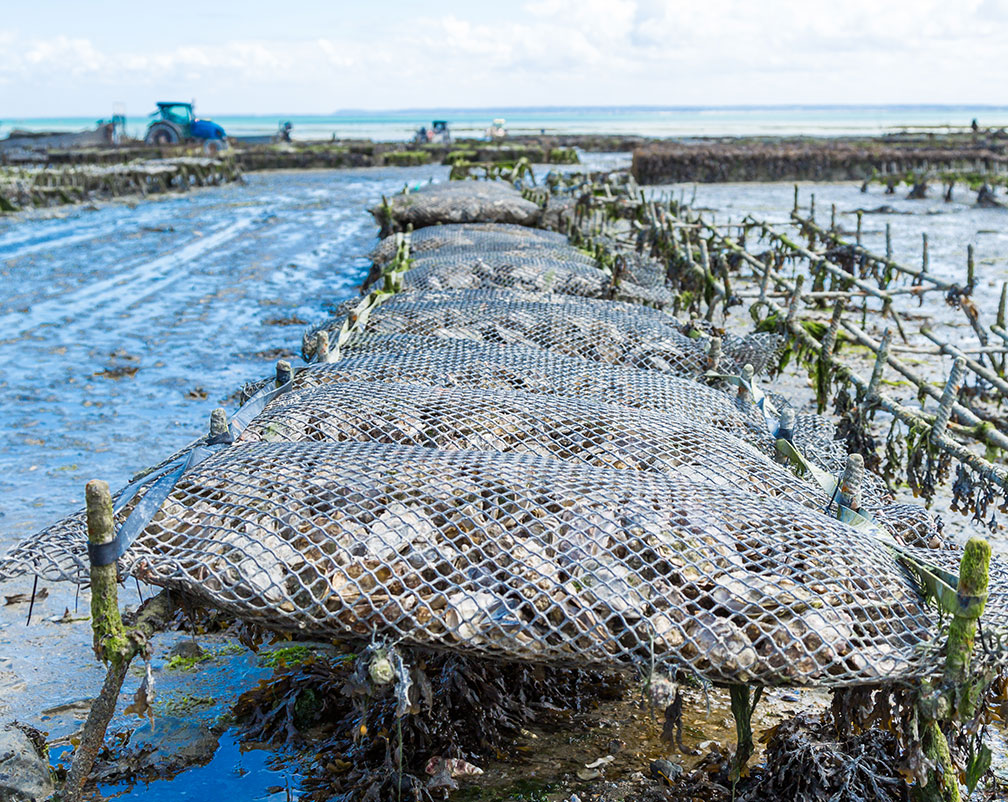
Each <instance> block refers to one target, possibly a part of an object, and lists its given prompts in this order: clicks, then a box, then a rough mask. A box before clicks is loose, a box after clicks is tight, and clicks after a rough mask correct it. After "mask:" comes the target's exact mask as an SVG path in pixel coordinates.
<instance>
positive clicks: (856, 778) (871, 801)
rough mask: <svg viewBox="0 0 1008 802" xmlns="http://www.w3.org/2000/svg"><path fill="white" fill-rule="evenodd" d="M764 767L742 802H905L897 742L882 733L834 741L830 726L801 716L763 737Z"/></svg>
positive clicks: (874, 731)
mask: <svg viewBox="0 0 1008 802" xmlns="http://www.w3.org/2000/svg"><path fill="white" fill-rule="evenodd" d="M764 740H765V741H766V762H765V764H764V765H763V766H762V767H760V768H759V769H757V770H755V771H754V772H753V775H752V777H751V779H750V781H749V782H748V783H746V784H745V786H744V787H742V788H741V789H740V793H739V794H738V795H737V796H736V799H737V800H738V802H765V800H776V799H780V800H785V799H786V800H793V802H841V801H842V802H902V800H905V799H906V794H907V786H906V783H905V782H904V780H903V778H902V777H901V776H900V772H899V769H898V767H899V765H900V754H899V753H900V749H899V745H898V743H897V738H896V736H895V735H894V734H893V733H891V732H888V731H885V730H882V729H870V730H867V731H865V732H862V733H860V734H859V735H850V736H843V737H840V738H837V737H836V731H835V729H834V727H833V725H832V723H831V722H828V721H824V720H822V719H821V718H820V717H819V716H816V715H811V714H809V713H804V712H802V713H798V714H797V715H795V716H794V717H793V718H790V719H787V720H786V721H784V722H782V723H780V724H778V725H777V726H776V727H774V728H773V729H771V730H769V731H768V732H767V733H766V735H765V736H764Z"/></svg>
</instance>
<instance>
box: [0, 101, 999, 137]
mask: <svg viewBox="0 0 1008 802" xmlns="http://www.w3.org/2000/svg"><path fill="white" fill-rule="evenodd" d="M151 108H153V102H152V103H151ZM197 112H198V113H199V114H200V115H201V116H205V117H208V118H210V119H213V120H214V121H216V122H218V123H220V124H221V125H222V126H223V127H224V129H225V130H226V131H227V132H228V133H229V134H231V135H237V136H241V135H256V134H259V135H262V134H270V133H273V132H274V131H276V129H277V126H278V124H279V123H280V122H281V121H290V122H291V124H292V126H293V132H292V133H293V137H294V139H296V140H302V141H306V140H317V139H329V138H331V137H332V136H333V135H335V136H336V138H337V139H371V140H374V141H375V142H403V141H407V140H408V139H410V138H411V137H412V135H413V133H414V132H415V131H416V130H417V129H418V128H419V127H421V126H430V124H431V122H432V120H435V119H444V120H447V121H448V123H449V125H450V127H451V129H452V131H453V133H454V134H455V135H456V137H480V136H482V135H483V133H484V132H485V130H486V129H487V127H488V126H489V125H490V124H491V122H492V120H494V119H497V118H502V119H504V120H506V124H505V125H506V127H507V129H508V130H509V132H510V133H512V134H519V135H540V134H541V132H542V131H543V130H545V133H546V134H547V135H553V136H567V135H609V136H637V137H649V138H690V137H706V136H815V137H836V136H871V135H882V134H886V133H894V132H897V131H901V130H909V131H917V132H920V131H944V132H947V131H958V130H962V129H965V128H966V127H968V126H969V125H970V123H971V122H972V120H973V119H974V118H975V119H977V120H978V121H979V123H980V125H982V126H984V127H994V128H997V127H1002V126H1008V105H1006V106H998V105H979V104H970V105H870V106H839V105H828V104H824V105H807V106H806V105H780V106H719V107H701V106H680V107H675V106H666V107H641V106H629V107H610V106H596V107H562V106H558V107H540V108H520V107H511V108H504V107H486V108H479V109H453V108H442V109H398V110H386V111H359V110H342V111H339V112H334V113H332V114H284V113H275V114H262V113H257V114H234V113H216V112H215V110H214V109H212V108H207V107H203V106H198V107H197ZM100 116H101V111H100V110H98V112H97V113H96V115H95V116H82V115H71V116H63V117H59V116H53V117H22V118H9V117H5V118H0V137H4V136H7V134H9V133H10V131H11V130H12V129H17V128H21V129H25V130H30V131H42V130H46V131H81V130H85V129H89V128H93V127H94V125H95V123H96V122H97V120H98V118H99V117H100ZM105 117H106V118H110V117H111V109H110V110H109V111H108V113H107V114H106V115H105ZM148 121H149V117H148V115H147V113H146V111H145V112H144V113H140V114H138V113H136V112H135V111H134V112H133V113H131V114H127V116H126V132H127V134H129V135H130V136H133V137H140V136H142V134H143V130H144V129H145V127H146V125H147V122H148Z"/></svg>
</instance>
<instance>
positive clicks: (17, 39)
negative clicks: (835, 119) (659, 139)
mask: <svg viewBox="0 0 1008 802" xmlns="http://www.w3.org/2000/svg"><path fill="white" fill-rule="evenodd" d="M440 8H441V6H439V5H436V4H435V5H424V6H421V7H418V9H419V10H417V11H413V12H410V13H408V14H405V15H404V16H398V17H397V16H393V15H390V16H389V18H388V19H387V20H384V21H383V24H382V25H380V26H374V27H373V29H371V28H368V27H366V26H364V24H363V23H359V24H357V25H347V26H346V27H345V28H342V29H340V30H330V31H317V30H301V31H294V30H286V29H285V30H283V31H282V32H281V31H279V30H278V31H277V32H276V33H275V34H270V33H263V31H267V32H268V30H269V24H268V23H269V20H266V21H265V22H264V25H263V26H262V27H263V31H260V36H258V37H255V38H252V37H247V36H245V37H241V38H232V37H229V36H227V35H226V34H225V33H223V32H222V34H221V39H220V41H219V42H216V43H214V44H213V45H212V46H209V45H208V46H196V45H183V46H177V44H175V43H172V42H171V41H170V38H171V37H166V39H165V41H164V42H163V43H160V44H158V43H155V44H149V43H148V42H147V40H145V39H144V38H143V37H142V36H138V37H137V38H135V39H130V38H128V37H127V38H125V39H123V40H122V42H120V43H117V44H116V45H115V46H114V47H113V46H103V45H101V44H99V43H98V42H99V41H100V39H99V38H98V37H94V36H92V37H90V38H89V37H88V36H85V35H77V34H76V33H74V32H70V31H66V32H60V31H59V20H58V19H57V20H54V21H53V22H52V25H51V26H50V27H51V29H54V30H56V31H57V32H56V33H53V34H51V35H50V34H36V35H31V34H29V35H25V33H24V32H16V31H11V30H6V31H5V30H0V84H2V85H4V86H6V87H15V89H16V91H14V92H11V91H9V90H5V94H7V95H11V96H10V97H8V98H5V101H6V102H5V105H6V106H7V109H6V110H5V112H4V113H5V114H8V115H9V114H11V113H19V114H56V113H61V112H67V113H69V112H77V113H80V112H82V111H85V110H86V109H92V108H93V109H95V110H96V111H97V112H100V111H101V110H103V109H105V108H107V107H108V105H109V104H110V103H111V102H112V100H120V99H125V100H127V101H128V102H129V104H130V105H131V107H135V106H136V105H149V104H150V103H151V102H152V101H153V99H154V96H155V95H161V94H164V93H179V95H178V96H180V97H188V96H191V95H193V94H196V95H198V96H199V97H200V100H201V106H202V107H203V108H208V107H213V108H215V109H220V110H221V111H222V112H235V111H274V110H276V111H281V110H289V111H292V112H295V111H319V112H327V111H331V110H332V109H334V108H338V107H370V108H393V107H410V106H413V107H415V106H447V105H467V106H491V105H547V104H548V105H568V104H571V105H577V104H600V105H627V104H655V105H678V104H698V105H718V104H726V103H793V102H804V103H814V102H819V103H876V102H944V103H951V102H960V101H961V102H973V103H977V102H986V103H1004V102H1008V80H1006V79H1008V63H1006V62H1005V61H1004V58H1003V53H1004V52H1005V46H1006V44H1008V0H966V1H965V2H964V3H962V4H952V3H948V2H944V1H943V2H939V0H917V2H913V3H910V2H899V3H896V2H890V3H882V4H879V3H878V2H877V0H847V2H845V3H843V4H837V3H835V2H826V1H825V0H808V1H807V2H797V1H796V2H790V1H789V0H764V1H763V2H759V3H753V2H738V0H705V1H704V2H702V3H696V2H692V0H691V1H690V2H687V1H686V0H666V1H665V2H662V0H537V1H536V2H529V3H527V4H526V5H525V6H517V5H514V6H511V5H506V6H502V7H501V8H500V13H499V14H498V15H497V17H496V18H493V19H487V17H486V15H484V16H482V17H481V16H480V15H479V14H477V13H475V12H473V13H467V12H468V10H469V9H470V8H471V7H470V6H468V5H467V4H461V3H459V4H453V5H450V6H449V9H448V10H447V11H446V12H445V13H443V14H441V15H440V16H434V14H436V12H437V11H438V10H439V9H440ZM225 19H226V17H225ZM143 27H144V29H145V30H146V28H147V23H143ZM223 30H224V29H223V27H222V31H223ZM281 33H282V35H281ZM61 104H62V105H61ZM66 104H72V105H73V106H74V107H73V108H67V105H66Z"/></svg>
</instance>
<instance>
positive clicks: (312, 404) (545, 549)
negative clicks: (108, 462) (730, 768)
mask: <svg viewBox="0 0 1008 802" xmlns="http://www.w3.org/2000/svg"><path fill="white" fill-rule="evenodd" d="M516 196H517V200H522V199H521V198H520V195H518V194H517V193H516V192H515V191H514V190H512V189H509V188H503V189H502V188H500V187H498V186H497V185H494V184H482V183H479V184H477V183H474V182H466V183H464V184H458V185H448V186H447V187H444V186H440V187H433V188H430V189H427V190H424V191H423V192H419V193H416V194H415V195H410V196H404V198H405V199H403V198H396V199H394V200H393V201H392V202H391V204H390V205H389V206H388V207H384V211H380V213H381V214H386V215H388V214H393V220H394V221H395V224H396V225H405V224H406V222H413V223H414V224H415V225H420V224H428V223H430V222H446V221H447V222H450V221H451V220H452V219H458V220H483V221H490V222H493V221H496V220H500V219H505V218H506V217H507V215H506V214H505V213H504V212H502V211H501V210H502V209H513V208H516V207H515V206H514V204H515V201H516ZM522 203H527V202H526V201H524V200H522ZM529 205H531V206H533V207H534V204H529ZM390 210H391V211H390ZM446 210H447V211H446ZM530 220H531V218H530ZM419 221H428V222H427V223H421V222H419ZM511 222H521V221H514V220H512V221H511ZM412 247H413V253H414V256H415V261H414V263H413V267H412V269H410V270H407V271H406V273H405V274H404V277H403V284H404V286H405V287H406V290H405V291H403V292H400V293H398V294H395V295H392V296H391V297H389V298H387V299H383V300H381V302H380V303H378V305H377V306H374V307H373V308H370V309H369V310H368V312H367V315H366V319H365V320H364V321H363V322H362V324H361V326H358V327H356V328H354V329H353V330H352V331H351V332H350V334H349V337H344V338H343V339H342V340H341V341H339V345H340V346H341V347H340V350H339V355H338V357H337V358H335V359H334V361H331V362H321V363H313V364H309V365H307V366H306V367H304V368H302V369H299V370H296V371H295V372H294V374H293V378H292V380H291V381H290V383H289V384H284V385H283V386H282V387H281V388H280V390H279V391H278V393H279V394H278V395H277V396H276V397H275V398H272V400H270V401H269V403H265V402H264V403H265V406H262V407H255V410H256V413H257V414H255V415H254V417H252V419H251V421H250V422H249V423H248V426H247V427H246V428H245V429H244V430H243V431H236V432H235V436H236V438H237V439H236V442H234V443H233V444H230V445H220V446H218V448H219V450H218V451H216V452H215V453H213V454H212V456H209V458H207V459H205V461H203V462H200V463H199V464H197V465H196V466H195V467H192V468H190V469H189V470H187V471H185V472H183V473H181V477H180V478H179V479H178V480H177V482H175V483H174V485H173V486H171V487H170V490H166V491H165V492H166V493H167V496H166V498H165V500H164V501H163V503H161V505H160V508H159V510H158V511H157V513H156V514H154V516H153V518H150V519H149V520H145V521H144V522H143V525H142V526H141V528H140V533H139V536H138V538H137V539H136V541H135V542H134V543H133V544H132V546H131V547H130V549H129V551H128V552H127V553H126V555H125V556H124V557H123V558H122V559H121V561H120V565H121V568H122V570H123V571H124V572H126V573H132V574H134V575H136V576H138V577H141V578H143V579H145V580H147V581H150V582H153V583H155V584H158V585H166V586H170V587H178V588H182V589H185V590H186V591H188V592H190V593H193V594H196V595H198V596H200V597H201V598H203V599H204V600H205V601H206V602H207V603H209V604H211V605H215V606H218V607H221V608H224V609H226V610H229V611H231V612H233V613H235V614H237V615H239V616H241V617H243V618H245V619H248V620H252V621H256V622H260V623H262V624H264V625H265V626H267V627H269V628H272V629H288V630H296V631H300V632H304V633H307V634H310V635H313V636H316V637H322V638H325V637H334V636H344V637H345V636H348V635H351V636H356V637H359V638H361V639H364V640H368V639H372V638H379V639H387V640H389V641H396V642H404V643H412V644H422V645H428V646H433V647H441V648H451V649H465V650H467V651H469V652H472V653H478V654H485V655H500V656H506V657H508V658H512V659H526V660H549V661H559V662H565V663H571V664H578V665H584V664H587V663H593V664H600V665H609V666H614V665H615V666H630V665H635V664H637V665H640V664H648V665H661V666H664V667H669V668H681V669H685V670H687V671H692V672H694V673H696V674H697V675H699V676H701V677H705V678H707V679H710V680H714V681H725V682H758V683H763V684H768V685H782V684H784V685H804V684H818V685H840V684H848V683H864V682H874V681H878V680H882V679H886V680H900V679H910V678H913V677H917V676H920V675H923V674H926V673H928V672H929V671H931V670H932V669H933V668H934V666H935V665H936V657H935V654H936V651H937V649H938V644H939V643H940V641H941V628H940V625H939V622H938V618H939V616H938V614H937V612H936V610H935V608H934V607H933V606H929V605H928V603H927V602H926V601H925V600H924V597H923V596H922V595H921V593H920V592H919V589H918V587H917V584H916V582H915V580H914V578H913V574H912V573H911V572H910V571H908V570H907V569H906V568H905V567H904V566H903V565H902V564H901V562H900V559H899V558H898V556H897V555H898V552H897V551H896V550H894V548H893V547H892V544H887V542H886V538H888V536H889V534H892V535H896V536H897V537H899V538H900V540H901V541H902V542H904V543H908V544H920V543H928V542H929V541H930V540H931V539H932V538H933V536H934V534H935V531H936V530H935V527H934V522H933V521H932V520H931V517H930V516H929V515H928V514H927V513H926V512H925V511H924V510H922V509H921V508H919V507H912V506H907V505H895V504H892V503H891V501H890V499H889V498H888V497H887V495H886V494H885V492H884V487H883V486H882V484H881V482H880V480H879V479H878V478H877V477H872V476H869V477H868V478H867V480H866V483H865V487H864V490H863V499H862V501H863V511H864V512H866V513H867V514H868V515H870V517H871V518H873V519H874V521H875V522H876V523H877V525H878V529H876V530H871V529H861V528H854V527H852V526H849V525H847V524H844V523H841V522H840V521H838V520H836V518H835V515H836V510H835V508H834V507H832V504H833V499H831V498H830V496H829V493H827V491H826V490H824V489H823V488H822V487H820V486H819V485H818V484H816V483H815V482H813V481H811V480H810V479H809V478H807V477H803V476H799V475H797V474H796V473H795V471H794V470H793V469H792V467H790V466H789V465H787V464H784V463H782V461H781V460H780V458H778V457H777V442H776V440H775V435H774V432H773V429H772V422H771V426H770V427H768V421H767V419H766V418H765V416H764V414H763V413H762V412H761V411H760V410H759V409H758V408H757V406H756V405H755V404H754V402H753V398H752V397H751V396H750V395H748V394H747V393H745V392H742V393H740V392H739V391H738V390H737V389H736V388H735V387H733V386H728V385H726V384H722V383H720V382H721V380H720V379H718V378H717V377H715V376H710V375H707V373H708V369H709V368H710V367H711V364H710V361H711V360H710V354H709V349H710V346H711V342H712V335H713V334H714V333H715V330H714V329H713V328H712V327H711V326H709V325H707V324H694V323H684V322H682V321H679V320H677V319H676V318H674V317H672V316H670V315H669V314H667V313H666V312H664V311H662V310H660V309H655V308H650V307H649V306H645V305H642V303H629V302H625V301H620V300H611V299H609V300H607V299H606V298H607V297H611V294H612V293H610V294H609V296H606V294H605V293H606V292H608V291H609V290H611V289H612V284H611V282H609V279H610V277H609V276H608V275H607V274H606V273H604V272H603V271H601V270H599V269H598V268H597V267H596V266H595V265H594V264H593V262H592V260H591V258H590V257H589V256H588V255H587V254H583V253H581V252H578V251H576V250H575V249H571V248H570V247H569V246H567V245H566V244H565V240H564V239H563V238H562V237H560V236H559V235H555V234H549V233H546V232H541V231H537V230H534V229H522V228H520V227H518V226H511V225H506V226H505V225H488V224H486V223H478V224H475V225H466V226H459V225H445V226H435V227H431V228H426V229H421V230H418V231H416V232H414V234H413V237H412ZM394 255H395V249H394V248H393V244H392V243H390V242H389V241H386V242H385V243H382V244H381V245H379V247H378V250H377V252H376V256H375V263H376V270H375V272H374V273H373V275H380V268H381V266H382V264H384V263H386V262H388V261H389V260H391V259H392V258H393V257H394ZM628 269H629V270H631V271H632V270H633V269H638V270H639V271H640V274H641V275H642V276H647V278H646V280H645V279H642V281H641V283H640V284H638V285H636V286H637V287H638V288H641V287H645V286H648V287H657V288H658V289H661V286H660V283H659V282H658V280H657V278H656V276H655V274H654V272H653V265H650V264H649V263H647V261H646V260H636V261H633V260H631V263H630V265H629V268H628ZM607 282H609V283H608V284H607ZM607 287H608V288H609V289H608V290H607ZM558 288H560V289H558ZM529 289H534V290H537V292H530V291H528V290H529ZM547 290H549V291H547ZM656 297H657V295H656ZM636 300H637V301H639V302H640V301H647V299H646V298H644V297H643V296H641V297H638V298H636ZM354 303H361V301H360V300H358V301H356V302H351V303H348V304H347V305H346V306H345V307H344V309H343V312H344V313H349V310H350V309H351V308H352V306H353V304H354ZM341 328H344V330H345V320H344V317H342V316H341V317H337V318H335V319H333V320H331V321H328V322H327V323H324V324H322V325H321V326H319V327H317V328H316V329H314V330H313V331H312V332H309V335H308V336H306V338H305V346H306V347H305V356H306V358H310V357H312V356H313V354H314V351H313V349H314V347H315V345H314V343H315V340H314V337H313V334H314V333H316V332H318V331H327V332H329V333H330V334H332V335H334V336H335V335H337V333H338V332H339V331H340V330H341ZM721 343H722V344H721V352H720V358H719V361H718V364H717V368H718V371H719V372H721V373H725V374H730V373H738V372H740V371H741V369H742V367H743V366H744V365H746V364H751V365H753V366H754V368H755V369H756V371H757V372H759V371H761V370H762V369H763V368H765V367H766V366H767V365H768V364H770V362H771V360H772V359H773V358H774V356H775V354H776V350H777V347H778V339H777V337H776V336H774V335H762V334H761V335H751V336H746V337H738V336H733V335H730V334H724V335H722V336H721ZM285 381H286V380H285ZM271 383H272V380H269V381H263V382H260V383H259V385H258V386H259V387H260V388H263V389H264V390H265V389H268V385H269V384H271ZM775 400H776V401H777V405H778V406H780V404H781V399H779V398H778V399H775ZM251 407H252V405H250V408H251ZM250 415H251V413H250ZM833 434H834V429H833V427H832V424H831V423H830V422H829V421H828V420H827V419H825V418H821V417H819V416H814V415H798V416H797V419H796V423H795V427H794V437H793V440H794V444H795V446H796V447H797V449H798V450H799V451H803V452H804V453H805V454H806V455H807V456H808V457H809V458H810V460H811V461H812V462H814V463H816V464H818V465H820V466H821V467H824V468H827V469H828V470H830V471H833V472H834V473H835V472H836V471H838V470H839V469H840V468H842V467H843V463H844V461H845V459H846V454H845V452H844V451H843V448H842V446H841V445H840V444H838V443H836V442H834V441H833V439H832V437H833ZM148 492H149V493H153V491H151V490H149V489H147V488H141V489H140V490H139V492H138V493H137V495H136V496H135V497H134V498H132V500H130V501H129V503H127V504H125V506H124V507H123V508H122V509H121V510H120V511H119V513H118V514H117V522H118V523H119V524H122V523H123V521H124V520H126V518H127V517H128V516H129V515H130V514H131V512H132V511H133V510H134V509H135V508H136V506H137V504H138V501H139V500H140V499H141V498H143V497H144V494H145V493H148ZM152 498H155V499H156V498H158V496H157V495H156V494H155V495H152ZM896 545H897V546H898V544H896ZM902 554H903V555H904V556H903V559H904V560H905V559H906V555H917V557H918V558H919V559H920V560H921V561H922V562H930V563H933V564H938V565H940V566H942V567H945V568H953V567H954V564H955V554H954V553H953V552H952V551H950V550H933V549H918V548H914V547H913V545H911V546H910V547H908V548H905V549H904V550H903V551H902ZM87 568H88V566H87V557H86V550H85V547H84V523H83V517H82V515H81V514H77V515H75V516H71V517H70V518H67V519H66V520H64V521H61V522H59V523H58V524H56V525H54V526H53V527H50V528H49V529H48V530H46V531H44V532H42V533H41V534H40V535H39V536H37V537H36V538H33V539H31V540H29V541H27V542H26V543H23V544H21V545H20V546H18V547H17V548H15V549H14V550H13V551H11V552H10V553H9V554H8V555H6V557H5V558H4V559H3V560H0V576H4V575H13V574H17V573H23V572H34V573H37V574H38V575H41V576H45V577H50V578H70V579H73V580H75V581H86V577H87ZM1005 579H1006V577H1005V572H1004V570H1003V567H1002V566H1001V565H1000V564H999V562H998V561H995V565H994V567H993V569H992V585H991V588H992V590H991V597H990V599H991V601H990V603H989V610H990V611H991V612H990V615H987V614H985V628H989V630H991V631H993V632H994V633H995V635H996V634H997V633H999V632H1008V616H1006V615H1005V614H1003V613H1002V612H1001V611H1003V610H1006V609H1008V605H1005V604H1004V601H1005V598H1004V589H1005V588H1006V587H1008V583H1006V581H1005ZM988 622H989V623H988ZM991 644H992V648H991V651H990V652H989V655H991V656H995V657H996V656H997V655H999V654H1001V653H1003V652H1002V647H1001V646H1000V644H999V643H998V644H997V645H994V641H993V640H992V641H991ZM979 659H983V658H979Z"/></svg>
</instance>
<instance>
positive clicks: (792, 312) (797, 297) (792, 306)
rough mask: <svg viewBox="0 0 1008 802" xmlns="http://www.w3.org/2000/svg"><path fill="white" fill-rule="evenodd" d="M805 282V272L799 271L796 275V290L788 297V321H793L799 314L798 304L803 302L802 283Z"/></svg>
mask: <svg viewBox="0 0 1008 802" xmlns="http://www.w3.org/2000/svg"><path fill="white" fill-rule="evenodd" d="M804 283H805V274H804V273H799V274H798V275H797V276H795V283H794V292H792V293H791V297H790V298H788V308H787V318H786V322H787V323H788V324H790V323H791V321H792V320H794V319H795V316H796V315H797V314H798V304H799V303H800V302H801V289H802V284H804Z"/></svg>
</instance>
